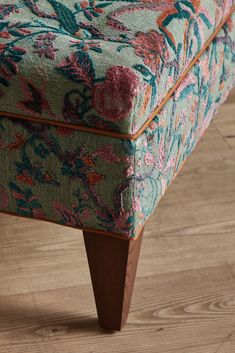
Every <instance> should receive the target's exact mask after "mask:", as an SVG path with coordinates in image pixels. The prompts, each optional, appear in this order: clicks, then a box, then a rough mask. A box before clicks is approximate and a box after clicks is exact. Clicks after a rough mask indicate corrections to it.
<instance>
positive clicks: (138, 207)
mask: <svg viewBox="0 0 235 353" xmlns="http://www.w3.org/2000/svg"><path fill="white" fill-rule="evenodd" d="M132 208H133V211H135V212H140V211H141V202H140V200H138V199H135V200H133V201H132Z"/></svg>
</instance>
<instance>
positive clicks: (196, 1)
mask: <svg viewBox="0 0 235 353" xmlns="http://www.w3.org/2000/svg"><path fill="white" fill-rule="evenodd" d="M233 6H234V0H215V1H211V0H203V1H200V0H179V1H177V0H167V1H166V0H128V1H123V0H121V1H117V0H113V1H110V0H107V1H106V0H102V1H98V0H97V1H94V0H89V1H88V0H83V1H78V0H68V1H62V0H60V1H56V0H14V1H9V0H1V4H0V114H1V115H3V114H5V115H11V116H13V117H24V118H30V119H34V120H35V119H37V120H38V121H39V120H40V121H43V119H45V121H47V122H48V121H53V122H54V123H55V124H56V123H59V122H60V123H66V124H68V125H69V126H71V127H76V126H78V128H81V129H87V130H91V131H96V132H97V131H107V132H108V131H111V132H113V133H116V134H117V133H119V134H123V135H131V136H133V135H135V134H136V133H137V132H138V131H139V130H140V129H141V128H142V127H143V125H144V124H145V123H146V122H147V121H148V120H149V118H150V116H151V114H153V113H154V111H156V108H157V107H159V105H160V104H161V102H162V101H163V100H164V98H166V97H167V94H168V92H169V91H170V90H171V89H172V88H174V85H175V84H176V83H177V81H178V80H179V79H180V77H181V76H182V75H183V74H184V73H185V70H186V69H187V68H188V67H189V65H190V63H191V62H192V60H193V59H194V58H195V57H196V56H197V54H199V53H200V52H201V51H202V50H203V49H204V48H206V43H208V40H209V39H210V38H212V36H213V33H215V32H216V30H217V28H218V26H220V25H221V23H222V22H223V21H225V20H227V16H228V15H229V14H230V13H231V11H232V10H233V9H234V7H233ZM187 87H188V85H187ZM182 94H183V92H182ZM94 129H97V130H94Z"/></svg>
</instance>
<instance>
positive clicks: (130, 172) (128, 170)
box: [125, 165, 134, 177]
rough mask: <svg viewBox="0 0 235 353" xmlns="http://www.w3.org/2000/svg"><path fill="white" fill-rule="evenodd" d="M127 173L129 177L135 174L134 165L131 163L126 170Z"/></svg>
mask: <svg viewBox="0 0 235 353" xmlns="http://www.w3.org/2000/svg"><path fill="white" fill-rule="evenodd" d="M125 174H126V176H127V177H130V176H132V175H133V174H134V167H133V166H132V165H131V166H130V167H128V168H127V169H126V171H125Z"/></svg>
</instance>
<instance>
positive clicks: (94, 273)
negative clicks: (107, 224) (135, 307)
mask: <svg viewBox="0 0 235 353" xmlns="http://www.w3.org/2000/svg"><path fill="white" fill-rule="evenodd" d="M83 235H84V241H85V245H86V252H87V257H88V262H89V267H90V273H91V279H92V285H93V290H94V295H95V301H96V308H97V313H98V318H99V323H100V326H101V327H103V328H106V329H109V330H118V331H120V330H121V328H122V327H123V325H124V324H125V322H126V320H127V316H128V313H129V308H130V302H131V296H132V292H133V287H134V281H135V275H136V269H137V263H138V258H139V252H140V246H141V241H142V236H143V231H142V233H141V234H140V235H139V236H138V238H137V239H136V240H125V239H122V238H117V237H112V236H108V235H101V234H95V233H91V232H83Z"/></svg>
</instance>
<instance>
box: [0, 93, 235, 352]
mask: <svg viewBox="0 0 235 353" xmlns="http://www.w3.org/2000/svg"><path fill="white" fill-rule="evenodd" d="M0 226H1V234H0V353H80V352H81V353H114V352H119V353H166V352H172V353H235V91H233V93H232V95H231V96H230V98H229V99H228V101H227V103H226V104H225V105H224V106H223V108H222V109H221V110H220V113H219V115H218V116H217V119H216V121H215V122H214V123H213V124H212V125H211V126H210V128H209V130H208V132H207V134H206V135H205V137H204V138H203V139H202V141H201V143H200V144H199V146H198V148H197V149H196V151H195V152H194V153H193V155H192V156H191V157H190V158H189V160H188V161H187V163H186V164H185V166H184V168H183V170H182V171H181V173H180V174H179V176H178V177H177V178H176V179H175V181H174V183H173V184H172V186H171V187H170V188H169V190H168V192H167V193H166V196H165V197H164V199H163V200H162V201H161V203H160V206H159V207H158V209H157V211H156V213H155V215H154V216H153V217H152V218H151V220H150V222H149V223H148V224H147V226H146V232H145V237H144V241H143V246H142V251H141V256H140V263H139V267H138V272H137V280H136V286H135V292H134V298H133V302H132V307H131V313H130V316H129V321H128V324H127V326H126V327H125V329H124V330H123V331H122V332H121V333H115V334H109V333H106V332H104V331H102V330H101V329H99V328H98V326H97V321H96V312H95V304H94V299H93V294H92V288H91V282H90V277H89V273H88V265H87V260H86V255H85V249H84V244H83V238H82V236H81V232H80V231H76V230H73V229H68V228H64V227H60V226H57V225H52V224H47V223H43V222H37V221H31V220H24V219H20V218H15V217H12V216H5V215H1V216H0Z"/></svg>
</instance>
